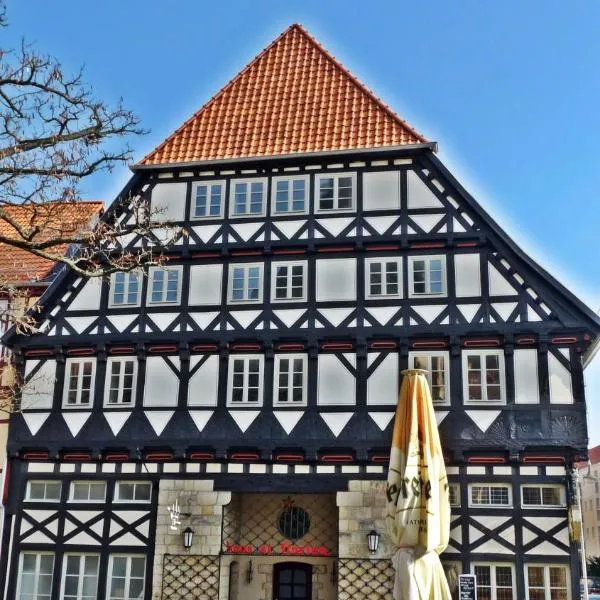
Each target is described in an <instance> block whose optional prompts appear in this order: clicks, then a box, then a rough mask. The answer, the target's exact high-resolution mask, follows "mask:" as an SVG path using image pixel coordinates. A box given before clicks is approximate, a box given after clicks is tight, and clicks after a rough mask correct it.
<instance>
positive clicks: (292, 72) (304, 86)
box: [139, 24, 427, 165]
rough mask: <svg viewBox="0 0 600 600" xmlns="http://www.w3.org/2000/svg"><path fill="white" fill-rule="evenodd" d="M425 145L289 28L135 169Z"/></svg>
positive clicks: (299, 32) (311, 41)
mask: <svg viewBox="0 0 600 600" xmlns="http://www.w3.org/2000/svg"><path fill="white" fill-rule="evenodd" d="M426 142H427V140H426V139H425V138H424V137H423V136H422V135H420V134H419V133H417V132H416V131H415V130H414V129H413V128H412V127H410V125H408V124H407V123H406V122H405V121H403V120H402V119H400V117H398V115H397V114H396V113H395V112H394V111H392V110H391V109H390V108H389V107H388V106H386V105H385V104H384V103H383V102H382V101H381V100H379V98H377V97H376V96H375V95H374V94H373V93H372V92H371V91H369V90H368V89H367V88H366V87H365V86H364V85H363V84H362V83H361V82H360V81H358V79H356V78H355V77H354V76H353V75H352V74H351V73H350V72H349V71H348V70H347V69H346V68H344V67H343V66H342V65H341V64H340V63H339V62H338V61H337V60H336V59H335V58H334V57H333V56H332V55H331V54H329V52H327V51H326V50H325V49H324V48H323V47H322V46H321V45H320V44H319V43H318V42H317V41H316V40H315V39H314V38H313V37H312V36H311V35H310V34H309V33H308V32H307V31H306V30H305V29H304V28H303V27H302V26H301V25H298V24H294V25H292V26H291V27H289V28H288V29H286V30H285V31H284V32H283V33H282V34H281V35H280V36H279V37H278V38H277V39H276V40H275V41H274V42H273V43H271V44H270V45H269V46H268V47H267V48H266V49H265V50H263V51H262V52H261V53H260V54H259V55H258V56H257V57H256V58H255V59H254V60H253V61H252V62H251V63H250V64H249V65H248V66H246V67H245V68H244V69H243V70H242V71H241V72H240V73H239V74H238V75H236V77H235V78H234V79H232V80H231V81H230V82H229V83H228V84H227V85H226V86H225V87H224V88H223V89H222V90H221V91H220V92H219V93H218V94H217V95H216V96H214V97H213V98H211V99H210V100H209V101H208V102H207V103H206V104H205V105H204V106H203V107H202V108H201V109H200V110H199V111H198V112H197V113H196V114H194V115H193V116H192V117H191V118H190V119H189V120H188V121H186V122H185V123H184V124H183V125H182V126H181V127H180V128H179V129H178V130H177V131H175V133H173V134H172V135H171V136H170V137H168V138H167V139H166V140H165V141H164V142H163V143H162V144H160V146H158V148H156V149H155V150H153V151H152V152H151V153H150V154H148V155H147V156H146V157H145V158H144V159H143V160H142V161H141V162H140V163H139V164H140V165H162V164H172V163H188V162H196V161H203V160H215V159H224V158H240V157H251V156H268V155H275V154H293V153H303V152H318V151H326V150H342V149H352V148H376V147H381V146H398V145H406V144H419V143H426Z"/></svg>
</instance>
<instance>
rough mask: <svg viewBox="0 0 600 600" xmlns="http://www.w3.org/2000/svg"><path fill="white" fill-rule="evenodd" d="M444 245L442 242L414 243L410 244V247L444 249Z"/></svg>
mask: <svg viewBox="0 0 600 600" xmlns="http://www.w3.org/2000/svg"><path fill="white" fill-rule="evenodd" d="M445 246H446V244H445V243H444V242H427V243H419V242H415V243H414V244H411V245H410V247H411V248H414V249H419V248H422V249H427V248H444V247H445Z"/></svg>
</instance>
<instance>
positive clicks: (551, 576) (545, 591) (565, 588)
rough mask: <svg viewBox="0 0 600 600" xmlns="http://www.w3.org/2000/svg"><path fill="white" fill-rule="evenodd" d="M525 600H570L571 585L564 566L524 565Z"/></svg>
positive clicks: (566, 568)
mask: <svg viewBox="0 0 600 600" xmlns="http://www.w3.org/2000/svg"><path fill="white" fill-rule="evenodd" d="M525 567H526V568H525V586H526V588H527V600H570V599H571V584H570V581H569V571H568V569H569V567H568V566H566V565H546V564H544V565H531V564H529V565H525Z"/></svg>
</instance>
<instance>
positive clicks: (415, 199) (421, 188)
mask: <svg viewBox="0 0 600 600" xmlns="http://www.w3.org/2000/svg"><path fill="white" fill-rule="evenodd" d="M442 206H443V205H442V203H441V202H440V201H439V200H438V199H437V197H436V196H435V194H434V193H433V192H432V191H431V190H430V189H429V188H428V187H427V186H426V185H425V183H424V182H423V181H422V179H421V178H420V177H419V176H418V175H417V174H416V173H415V172H414V171H409V172H408V208H441V207H442Z"/></svg>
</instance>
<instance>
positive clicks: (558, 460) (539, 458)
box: [523, 454, 565, 465]
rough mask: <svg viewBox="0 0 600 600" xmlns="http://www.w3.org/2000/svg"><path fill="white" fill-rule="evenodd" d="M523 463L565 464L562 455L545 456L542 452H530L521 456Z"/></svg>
mask: <svg viewBox="0 0 600 600" xmlns="http://www.w3.org/2000/svg"><path fill="white" fill-rule="evenodd" d="M523 462H524V463H543V464H561V465H564V464H565V458H564V456H547V455H543V454H539V455H538V454H530V455H529V456H524V457H523Z"/></svg>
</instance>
